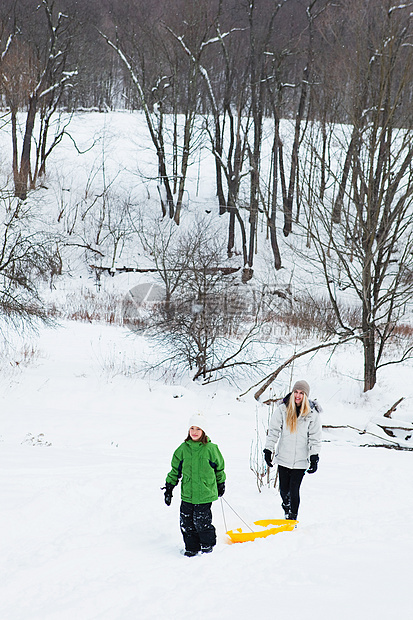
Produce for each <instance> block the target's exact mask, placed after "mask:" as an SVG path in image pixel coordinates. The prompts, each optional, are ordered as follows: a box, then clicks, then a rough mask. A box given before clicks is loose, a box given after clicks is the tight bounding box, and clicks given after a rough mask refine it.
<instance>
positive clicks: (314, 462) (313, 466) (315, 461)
mask: <svg viewBox="0 0 413 620" xmlns="http://www.w3.org/2000/svg"><path fill="white" fill-rule="evenodd" d="M319 460H320V458H319V456H318V454H312V455H311V456H310V467H309V468H308V469H307V473H308V474H313V473H314V472H316V471H317V467H318V461H319Z"/></svg>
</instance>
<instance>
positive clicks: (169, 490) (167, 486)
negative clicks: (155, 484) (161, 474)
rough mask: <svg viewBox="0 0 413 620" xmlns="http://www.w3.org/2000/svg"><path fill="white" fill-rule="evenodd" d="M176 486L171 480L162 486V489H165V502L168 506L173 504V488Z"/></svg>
mask: <svg viewBox="0 0 413 620" xmlns="http://www.w3.org/2000/svg"><path fill="white" fill-rule="evenodd" d="M173 488H174V485H173V484H171V483H170V482H166V483H165V486H164V487H162V490H164V489H165V504H166V505H167V506H170V505H171V501H172V490H173Z"/></svg>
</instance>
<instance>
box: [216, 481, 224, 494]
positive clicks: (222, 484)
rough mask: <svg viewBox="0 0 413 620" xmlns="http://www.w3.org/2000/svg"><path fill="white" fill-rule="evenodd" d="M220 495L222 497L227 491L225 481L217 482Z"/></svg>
mask: <svg viewBox="0 0 413 620" xmlns="http://www.w3.org/2000/svg"><path fill="white" fill-rule="evenodd" d="M217 487H218V497H222V496H223V495H224V493H225V482H217Z"/></svg>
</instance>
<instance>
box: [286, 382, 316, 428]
mask: <svg viewBox="0 0 413 620" xmlns="http://www.w3.org/2000/svg"><path fill="white" fill-rule="evenodd" d="M310 411H311V407H310V403H309V400H308V396H307V394H306V393H305V392H304V396H303V400H302V403H301V409H300V416H302V417H303V418H304V417H305V416H306V415H308V414H309V413H310ZM286 423H287V428H288V430H289V431H290V433H296V432H297V409H296V406H295V400H294V392H291V396H290V399H289V401H288V404H287V417H286Z"/></svg>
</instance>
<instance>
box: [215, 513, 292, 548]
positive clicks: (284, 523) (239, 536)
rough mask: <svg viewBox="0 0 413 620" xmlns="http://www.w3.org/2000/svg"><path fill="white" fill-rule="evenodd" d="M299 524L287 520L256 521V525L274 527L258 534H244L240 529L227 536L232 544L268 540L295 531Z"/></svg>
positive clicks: (231, 531)
mask: <svg viewBox="0 0 413 620" xmlns="http://www.w3.org/2000/svg"><path fill="white" fill-rule="evenodd" d="M297 523H298V521H292V520H287V519H263V520H262V521H254V525H258V527H264V528H268V526H269V525H272V526H273V527H271V528H268V529H265V530H259V531H258V532H243V531H242V530H241V528H238V529H237V530H229V531H228V532H227V536H229V538H230V541H229V542H230V544H231V543H242V542H247V541H249V540H255V539H256V538H266V537H267V536H271V535H272V534H278V532H286V531H288V530H293V529H294V528H295V526H296V525H297Z"/></svg>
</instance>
